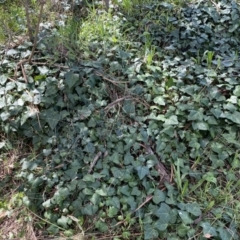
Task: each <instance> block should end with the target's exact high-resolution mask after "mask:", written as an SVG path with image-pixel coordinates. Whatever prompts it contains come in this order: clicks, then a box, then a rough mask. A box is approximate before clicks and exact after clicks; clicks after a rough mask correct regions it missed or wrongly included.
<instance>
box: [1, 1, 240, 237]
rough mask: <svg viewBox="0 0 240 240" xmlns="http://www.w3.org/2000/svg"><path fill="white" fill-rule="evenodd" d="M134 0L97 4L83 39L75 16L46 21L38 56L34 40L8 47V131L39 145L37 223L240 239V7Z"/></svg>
mask: <svg viewBox="0 0 240 240" xmlns="http://www.w3.org/2000/svg"><path fill="white" fill-rule="evenodd" d="M123 4H125V5H126V4H127V1H122V3H119V4H117V3H116V4H115V5H113V6H114V8H113V6H111V5H110V10H109V11H108V13H104V12H101V11H100V10H99V11H98V8H97V9H95V8H89V9H91V11H90V10H89V11H90V12H89V15H88V16H87V17H85V18H84V19H82V21H81V22H80V24H79V25H78V26H77V28H79V29H80V30H79V33H77V35H76V32H75V33H74V34H75V35H74V37H76V39H75V40H74V43H73V44H72V39H70V41H69V39H67V36H68V31H70V30H69V29H72V28H71V27H72V26H73V25H71V24H74V22H73V23H69V22H68V23H67V25H66V26H65V27H64V26H63V27H59V26H56V29H54V31H52V29H51V31H49V29H47V30H46V29H45V30H46V31H45V33H46V34H47V35H43V36H44V37H43V38H42V39H41V41H39V42H38V45H37V49H36V52H35V54H34V56H33V58H32V59H31V62H27V61H26V62H21V60H22V59H26V58H28V57H29V56H30V54H31V49H32V43H31V42H27V41H25V42H24V43H23V44H21V45H19V46H18V47H16V48H13V49H7V48H4V49H2V54H1V59H0V61H1V65H0V71H1V73H2V75H1V76H0V85H1V88H0V109H1V112H0V124H1V125H0V129H1V132H2V134H4V136H11V135H13V134H15V135H17V136H18V138H21V139H23V140H24V142H25V144H26V143H27V144H28V146H30V147H31V149H32V152H31V154H27V155H26V156H23V157H21V159H20V166H21V169H20V170H19V171H18V176H17V177H18V179H19V180H21V183H22V184H21V186H20V187H19V189H18V191H19V192H21V194H24V195H23V201H22V202H23V204H24V205H25V206H26V207H27V208H28V209H30V210H31V211H32V212H33V213H32V214H35V215H36V214H37V216H39V219H40V220H39V222H38V224H36V226H35V229H36V231H39V229H46V231H47V232H48V234H50V235H56V234H58V233H59V231H60V232H61V233H63V232H64V234H65V236H67V237H71V236H74V234H76V233H79V232H80V235H81V238H86V239H101V237H102V239H107V238H109V239H115V240H117V239H146V240H147V239H167V240H173V239H206V238H214V239H223V240H224V239H226V240H229V239H238V236H239V234H240V229H239V226H240V215H239V207H240V205H239V201H240V199H239V196H240V192H239V184H240V180H239V179H240V178H239V177H240V176H239V168H240V161H239V160H240V159H239V154H240V152H239V149H240V148H239V147H240V143H239V138H240V132H239V127H240V108H239V107H240V99H239V97H240V87H239V67H240V63H239V51H240V50H239V46H240V44H239V41H240V40H239V31H240V30H239V17H240V16H239V15H240V8H239V5H238V4H237V3H236V2H234V1H225V0H222V1H218V2H216V3H215V2H212V1H204V2H203V1H198V2H192V3H188V4H185V5H178V6H176V5H174V4H173V3H169V2H168V3H166V2H159V1H146V2H145V1H138V2H136V5H135V6H134V8H126V7H124V6H125V5H123ZM126 6H127V5H126ZM99 9H101V8H99ZM130 10H131V11H130ZM73 21H74V19H73ZM59 28H60V31H59ZM41 33H43V31H42V30H41V32H40V33H39V35H41ZM78 34H79V35H78ZM65 40H66V42H65ZM53 41H54V42H53ZM64 43H65V44H64ZM51 44H52V45H51ZM49 46H54V47H53V48H52V47H49ZM59 47H60V48H59ZM55 49H56V50H55ZM57 49H58V51H57ZM60 50H63V51H60ZM7 141H8V138H3V140H2V142H1V145H0V147H1V149H5V150H6V146H7ZM1 156H3V155H1ZM37 229H38V230H37Z"/></svg>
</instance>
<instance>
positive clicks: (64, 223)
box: [57, 216, 72, 228]
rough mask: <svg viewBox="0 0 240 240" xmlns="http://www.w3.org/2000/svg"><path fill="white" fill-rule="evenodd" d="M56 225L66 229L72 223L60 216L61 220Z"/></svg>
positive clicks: (67, 218)
mask: <svg viewBox="0 0 240 240" xmlns="http://www.w3.org/2000/svg"><path fill="white" fill-rule="evenodd" d="M57 223H58V225H60V226H62V227H64V228H68V225H69V224H71V223H72V220H71V219H70V218H69V217H66V216H61V218H59V219H58V220H57Z"/></svg>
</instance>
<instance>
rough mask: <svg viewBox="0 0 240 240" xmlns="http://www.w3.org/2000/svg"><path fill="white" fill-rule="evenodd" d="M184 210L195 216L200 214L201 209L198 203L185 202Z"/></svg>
mask: <svg viewBox="0 0 240 240" xmlns="http://www.w3.org/2000/svg"><path fill="white" fill-rule="evenodd" d="M186 211H188V212H189V213H191V214H193V215H194V216H196V217H198V216H200V215H201V214H202V211H201V209H200V206H199V204H198V203H187V204H186Z"/></svg>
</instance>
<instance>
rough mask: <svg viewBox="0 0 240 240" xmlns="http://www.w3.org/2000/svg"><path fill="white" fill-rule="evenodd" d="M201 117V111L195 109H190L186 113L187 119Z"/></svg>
mask: <svg viewBox="0 0 240 240" xmlns="http://www.w3.org/2000/svg"><path fill="white" fill-rule="evenodd" d="M202 119H203V113H202V111H195V110H190V113H189V115H188V120H189V121H196V120H197V121H201V120H202Z"/></svg>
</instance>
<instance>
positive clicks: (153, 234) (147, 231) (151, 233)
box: [144, 224, 158, 240]
mask: <svg viewBox="0 0 240 240" xmlns="http://www.w3.org/2000/svg"><path fill="white" fill-rule="evenodd" d="M157 237H158V231H157V230H156V229H154V228H153V227H152V226H151V225H148V224H147V225H145V227H144V239H145V240H149V239H150V240H151V239H155V238H157Z"/></svg>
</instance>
